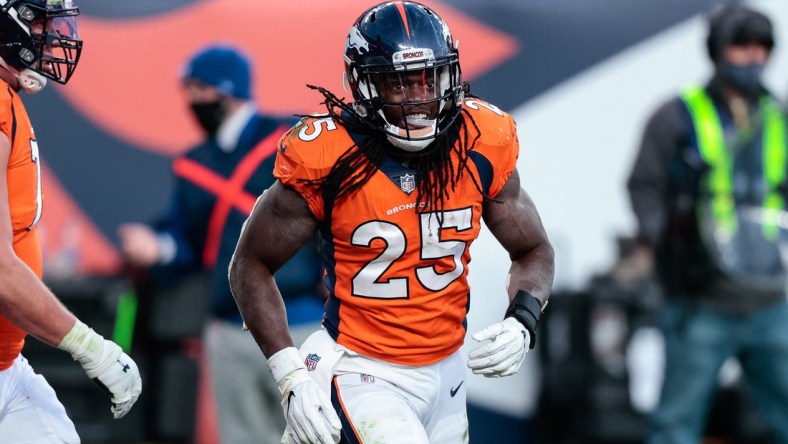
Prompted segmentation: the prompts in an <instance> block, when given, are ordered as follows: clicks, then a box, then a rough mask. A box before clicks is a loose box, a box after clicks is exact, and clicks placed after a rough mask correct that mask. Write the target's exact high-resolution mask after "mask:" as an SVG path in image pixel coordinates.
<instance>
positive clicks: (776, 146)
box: [681, 86, 786, 240]
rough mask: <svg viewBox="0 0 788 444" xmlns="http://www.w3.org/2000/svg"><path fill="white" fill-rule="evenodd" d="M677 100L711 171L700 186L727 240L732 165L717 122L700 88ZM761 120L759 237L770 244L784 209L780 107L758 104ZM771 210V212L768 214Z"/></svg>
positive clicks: (732, 223) (732, 221) (766, 101)
mask: <svg viewBox="0 0 788 444" xmlns="http://www.w3.org/2000/svg"><path fill="white" fill-rule="evenodd" d="M681 98H682V100H683V101H684V103H685V104H686V105H687V108H688V109H689V111H690V115H691V116H692V122H693V123H694V125H695V133H696V135H697V139H698V149H699V150H700V154H701V156H702V157H703V160H704V161H705V162H706V163H707V164H708V165H709V166H710V167H711V170H710V171H709V172H708V173H707V174H706V176H705V178H704V183H705V186H706V189H707V190H709V192H710V193H711V195H712V196H711V199H712V201H711V212H712V217H713V219H714V220H715V222H716V223H717V226H718V228H719V229H720V230H722V231H721V233H719V234H721V235H723V236H726V237H727V238H728V239H730V238H731V237H733V236H734V235H735V234H736V230H737V229H738V223H737V220H736V203H735V202H734V199H733V161H732V159H731V153H730V150H728V148H727V146H726V144H725V136H724V133H723V129H722V125H721V124H720V118H719V115H718V114H717V110H716V109H715V108H714V104H713V102H712V100H711V98H710V97H709V96H708V94H706V91H705V90H704V89H703V88H702V87H700V86H690V87H688V88H686V89H685V90H684V91H683V92H682V94H681ZM760 108H761V115H762V116H763V168H764V180H765V181H766V185H767V192H766V194H765V195H764V197H763V204H762V206H763V208H764V209H766V210H767V211H763V212H762V213H763V214H764V217H765V220H764V221H762V223H763V225H762V226H763V235H764V237H766V238H767V239H769V240H774V239H776V237H777V234H778V233H779V225H778V221H779V211H780V210H782V209H783V208H784V202H783V197H782V195H781V194H780V191H779V187H780V185H782V183H783V182H784V181H785V169H786V122H785V116H784V115H783V113H782V110H781V109H780V107H779V106H778V105H777V104H776V103H775V102H774V100H773V99H772V98H771V97H769V96H763V97H762V98H761V103H760ZM768 210H774V211H768Z"/></svg>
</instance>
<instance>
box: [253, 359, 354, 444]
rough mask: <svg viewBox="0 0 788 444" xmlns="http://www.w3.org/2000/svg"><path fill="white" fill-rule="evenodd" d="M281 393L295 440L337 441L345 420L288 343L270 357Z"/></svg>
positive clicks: (333, 443)
mask: <svg viewBox="0 0 788 444" xmlns="http://www.w3.org/2000/svg"><path fill="white" fill-rule="evenodd" d="M268 366H269V367H270V368H271V373H273V374H274V378H275V379H276V383H277V385H278V386H279V393H280V394H281V395H282V408H283V409H284V412H285V418H286V419H287V424H288V426H289V429H292V430H291V434H292V435H294V436H290V438H291V439H292V438H295V440H296V441H295V442H298V443H309V444H336V443H338V442H339V439H340V431H341V429H342V424H341V423H340V422H339V417H338V416H337V414H336V412H335V411H334V407H333V406H332V405H331V401H330V400H329V398H328V395H327V394H326V393H325V392H324V391H323V390H321V389H320V387H319V386H318V385H317V383H316V382H315V380H314V379H312V377H311V376H309V372H308V371H307V369H306V367H305V366H304V364H303V362H302V360H301V355H300V354H298V350H297V349H296V348H295V347H288V348H285V349H282V350H280V351H278V352H277V353H275V354H274V355H273V356H271V357H270V358H269V359H268Z"/></svg>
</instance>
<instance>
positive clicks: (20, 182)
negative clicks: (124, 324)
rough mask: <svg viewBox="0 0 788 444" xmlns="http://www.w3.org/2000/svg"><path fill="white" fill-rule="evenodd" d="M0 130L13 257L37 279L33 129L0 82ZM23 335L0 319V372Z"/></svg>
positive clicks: (20, 344) (37, 214)
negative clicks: (6, 152) (4, 141)
mask: <svg viewBox="0 0 788 444" xmlns="http://www.w3.org/2000/svg"><path fill="white" fill-rule="evenodd" d="M0 129H2V131H3V134H4V135H5V137H7V138H8V140H10V141H11V153H10V156H9V158H8V168H7V170H6V179H7V181H8V206H9V209H10V212H11V227H12V229H13V232H14V239H13V244H14V245H13V246H14V252H15V253H16V255H17V256H18V257H19V258H20V259H22V261H24V262H25V263H26V264H27V266H28V267H30V268H31V269H32V270H33V271H34V272H35V273H36V274H37V275H38V277H39V278H40V277H41V276H42V268H43V265H42V263H43V261H42V255H41V242H40V239H39V236H38V229H37V228H36V223H37V222H38V219H39V218H40V217H41V204H42V194H41V175H40V171H41V170H40V164H39V159H38V145H37V144H36V138H35V134H34V132H33V126H32V125H31V124H30V118H29V117H28V116H27V111H26V110H25V106H24V105H23V104H22V100H21V98H20V97H19V95H18V94H17V93H16V92H15V91H14V90H13V89H12V88H11V87H9V86H8V84H6V83H5V82H3V81H1V80H0ZM25 336H26V333H25V332H24V331H22V330H21V329H19V328H17V327H16V326H15V325H13V324H11V323H10V322H9V321H8V320H7V319H5V318H3V317H2V316H0V370H3V369H6V368H8V367H10V366H11V364H12V363H13V361H14V359H16V357H17V355H19V353H20V352H21V351H22V347H23V346H24V338H25Z"/></svg>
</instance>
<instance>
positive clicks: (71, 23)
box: [0, 0, 142, 443]
mask: <svg viewBox="0 0 788 444" xmlns="http://www.w3.org/2000/svg"><path fill="white" fill-rule="evenodd" d="M78 14H79V10H78V9H77V8H76V7H75V6H74V5H73V4H72V2H71V0H0V79H2V80H0V88H1V89H2V93H1V94H0V129H2V133H3V135H4V137H0V163H1V164H2V165H0V175H2V177H0V248H2V250H3V251H2V253H0V393H1V394H2V395H0V437H2V438H1V439H0V441H2V442H8V443H16V442H47V443H50V442H51V443H78V442H79V437H78V436H77V433H76V430H75V428H74V424H73V423H72V422H71V420H70V419H69V418H68V417H67V416H66V411H65V409H64V408H63V405H61V404H60V402H59V401H58V399H57V397H56V395H55V392H54V391H53V390H52V388H51V387H50V386H49V384H48V383H47V382H46V380H44V378H43V377H41V376H40V375H37V374H35V373H34V371H33V369H32V368H31V366H30V364H29V363H28V362H27V360H25V358H24V357H23V356H22V355H21V351H22V347H23V346H24V341H25V336H26V335H28V334H30V335H33V336H35V337H36V338H38V339H39V340H41V341H43V342H45V343H47V344H49V345H52V346H56V347H59V348H61V349H63V350H66V351H67V352H69V353H71V355H72V356H73V358H74V359H75V360H77V361H78V362H79V363H80V364H81V365H82V367H83V368H84V370H85V372H86V373H87V375H88V377H90V378H91V379H93V380H94V381H96V382H97V383H98V384H99V386H101V387H102V388H103V389H104V390H105V391H106V392H107V393H108V394H109V396H110V398H111V401H112V407H111V410H112V413H113V414H114V417H115V418H120V417H122V416H124V415H125V414H126V413H127V412H128V411H129V409H131V406H132V405H133V404H134V402H135V401H136V400H137V397H138V396H139V395H140V392H141V391H142V382H141V379H140V375H139V371H138V370H137V366H136V364H135V363H134V361H132V360H131V358H129V356H128V355H127V354H126V353H124V352H123V350H121V348H120V347H119V346H118V345H116V344H115V343H113V342H112V341H109V340H106V339H104V338H102V337H101V336H100V335H99V334H97V333H96V332H94V331H93V330H92V329H91V328H89V327H88V326H87V325H85V324H84V323H82V322H80V321H79V319H77V318H76V317H75V316H74V315H73V314H72V313H71V312H69V311H68V309H66V307H64V306H63V305H62V304H61V303H60V301H59V300H58V299H57V297H56V296H55V295H54V294H52V292H50V291H49V290H48V289H47V287H46V286H45V285H44V284H43V283H42V281H41V276H42V251H41V242H40V239H39V232H38V229H37V228H36V224H37V222H38V220H39V218H40V217H41V210H42V192H41V165H40V159H39V151H38V143H37V142H36V137H35V133H34V132H33V127H32V125H31V123H30V119H29V117H28V115H27V112H26V111H25V106H24V104H23V103H22V100H21V97H20V96H19V95H18V92H19V91H20V90H23V91H25V92H27V93H35V92H38V91H40V90H41V89H42V88H44V86H46V84H47V81H48V80H54V81H56V82H58V83H62V84H65V83H66V82H68V80H69V79H70V78H71V75H72V74H73V73H74V69H75V68H76V66H77V62H78V61H79V55H80V53H81V51H82V40H80V39H79V36H78V33H77V15H78Z"/></svg>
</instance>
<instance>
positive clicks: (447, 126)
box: [230, 1, 554, 444]
mask: <svg viewBox="0 0 788 444" xmlns="http://www.w3.org/2000/svg"><path fill="white" fill-rule="evenodd" d="M344 61H345V80H346V85H347V88H348V89H349V91H350V92H351V93H352V95H353V99H354V100H353V102H351V103H346V102H345V101H343V100H341V99H339V98H337V97H336V96H335V95H334V94H332V93H331V92H329V91H327V90H325V89H322V88H317V89H318V90H319V91H320V92H322V93H323V95H324V97H325V104H326V108H327V113H325V114H323V115H315V116H311V117H307V118H304V119H303V120H301V122H300V123H299V124H297V125H296V126H295V127H293V128H292V129H291V130H290V131H289V133H287V134H286V135H285V136H284V137H283V138H282V140H281V142H280V148H279V152H278V157H277V163H276V166H275V175H276V176H277V178H278V179H279V180H278V182H277V183H275V184H274V185H273V186H272V187H271V188H270V189H268V190H267V191H266V192H265V193H264V194H263V195H262V196H261V197H260V198H259V200H258V202H257V205H256V207H255V209H254V211H253V212H252V214H251V216H250V217H249V219H248V220H247V222H246V226H245V228H244V230H243V232H242V234H241V237H240V239H239V242H238V245H237V247H236V252H235V257H234V260H233V262H232V264H231V266H230V282H231V286H232V290H233V293H234V296H235V298H236V301H237V303H238V305H239V307H240V309H241V312H242V314H243V317H244V319H245V321H246V323H247V325H248V327H249V329H250V330H251V332H252V335H253V336H254V338H255V340H256V341H257V342H258V344H259V346H260V348H261V349H262V351H263V353H264V354H265V355H266V356H267V357H268V365H269V367H270V369H271V372H272V373H273V376H274V378H275V379H276V381H277V383H278V384H279V388H280V392H281V394H282V404H283V408H284V412H285V416H286V418H287V422H288V429H287V431H286V432H285V436H284V437H283V442H304V443H331V442H339V441H340V440H341V442H344V443H361V442H369V443H371V442H385V443H408V444H414V443H424V444H426V443H465V442H468V436H469V435H468V420H467V415H466V405H465V399H466V398H465V388H464V385H463V381H464V379H465V367H466V363H465V362H464V361H465V359H464V357H463V356H461V355H460V351H459V350H460V347H461V345H462V344H463V340H464V338H465V334H466V315H467V313H468V310H469V307H470V288H469V286H468V281H467V276H468V264H469V262H470V245H471V243H472V242H473V241H474V240H475V239H476V238H477V237H478V235H479V231H480V229H481V224H482V220H484V222H485V223H486V225H487V226H488V228H489V229H490V230H491V232H492V233H493V234H494V235H495V237H496V238H497V240H498V241H499V242H500V243H501V245H502V246H503V247H504V248H505V249H506V250H507V251H508V253H509V256H510V258H511V268H510V273H509V279H508V282H507V291H508V298H509V301H510V305H509V308H508V310H507V311H506V313H502V317H503V320H502V321H501V322H498V323H495V324H494V325H491V326H489V327H488V328H485V329H484V330H482V331H480V332H478V333H476V334H474V335H473V338H474V339H475V340H477V341H479V342H480V344H479V345H478V347H477V348H476V349H474V350H472V351H471V352H470V354H469V360H468V361H467V366H468V367H470V368H471V370H472V371H473V373H476V374H481V375H484V376H487V377H501V376H508V375H512V374H514V373H516V372H517V371H518V369H519V367H520V365H521V363H522V362H523V359H524V356H525V354H526V352H527V350H528V349H529V348H532V347H533V346H534V341H535V340H536V329H537V325H538V323H539V317H540V315H541V312H542V309H543V308H544V306H545V305H546V303H547V299H548V296H549V294H550V290H551V286H552V281H553V274H554V256H553V249H552V247H551V245H550V243H549V241H548V239H547V236H546V234H545V231H544V228H543V226H542V223H541V221H540V219H539V216H538V213H537V210H536V208H535V206H534V204H533V202H532V201H531V199H530V198H529V196H528V195H527V194H526V192H525V191H524V190H523V189H522V188H521V186H520V178H519V175H518V172H517V170H516V168H515V166H516V161H517V156H518V151H519V145H518V141H517V134H516V128H515V123H514V121H513V119H512V117H511V116H510V115H509V114H507V113H505V112H503V111H502V110H500V109H499V108H498V107H496V106H495V105H493V104H491V103H488V102H486V101H484V100H482V99H480V98H478V97H474V96H471V95H470V94H469V87H468V86H467V84H463V82H462V80H461V73H460V63H459V58H458V51H457V47H456V43H455V41H454V39H453V38H452V35H451V32H450V31H449V27H448V26H447V25H446V23H445V22H444V21H443V20H442V19H441V18H440V17H439V16H438V15H437V14H436V13H435V12H434V11H433V10H431V9H429V8H427V7H425V6H423V5H421V4H418V3H415V2H404V1H403V2H400V1H395V2H385V3H381V4H379V5H377V6H374V7H372V8H370V9H369V10H367V11H366V12H364V13H363V14H362V15H361V16H360V17H359V18H358V19H357V21H356V22H355V23H354V24H353V26H352V27H351V29H350V32H349V34H348V37H347V41H346V44H345V54H344ZM315 232H319V234H320V237H321V240H322V243H323V249H322V252H323V263H324V266H325V268H326V276H325V279H324V281H325V284H326V286H327V288H328V292H329V294H330V296H329V299H328V301H327V303H326V310H325V315H324V320H323V329H321V330H320V331H318V332H315V333H314V334H313V335H312V336H310V337H309V338H308V339H307V340H306V341H305V342H304V344H303V345H302V346H301V349H300V352H299V350H298V349H296V348H295V347H294V346H293V342H292V340H291V338H290V336H289V335H288V333H287V325H286V316H285V311H284V305H283V303H282V299H281V296H280V295H279V291H278V290H277V288H276V284H275V281H274V274H275V273H276V271H277V269H278V268H279V267H281V266H282V264H284V263H285V262H286V261H287V260H288V259H289V258H290V257H292V256H293V254H295V252H296V251H297V250H298V248H299V247H300V246H301V245H303V244H304V242H306V241H307V239H309V238H310V236H311V235H312V234H313V233H315ZM488 291H489V289H481V291H480V293H476V294H478V296H477V297H479V298H486V297H489V296H488V295H487V294H485V293H486V292H488Z"/></svg>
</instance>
